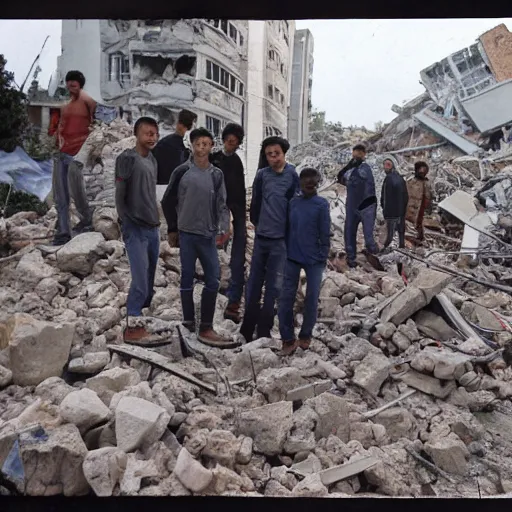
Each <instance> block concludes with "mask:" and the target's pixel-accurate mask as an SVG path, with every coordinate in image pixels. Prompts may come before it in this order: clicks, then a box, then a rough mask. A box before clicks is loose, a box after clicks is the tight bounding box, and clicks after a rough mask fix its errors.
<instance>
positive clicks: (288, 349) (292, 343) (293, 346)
mask: <svg viewBox="0 0 512 512" xmlns="http://www.w3.org/2000/svg"><path fill="white" fill-rule="evenodd" d="M297 347H298V342H297V340H288V341H283V347H282V349H281V353H280V355H282V356H289V355H291V354H293V353H294V352H295V351H296V350H297Z"/></svg>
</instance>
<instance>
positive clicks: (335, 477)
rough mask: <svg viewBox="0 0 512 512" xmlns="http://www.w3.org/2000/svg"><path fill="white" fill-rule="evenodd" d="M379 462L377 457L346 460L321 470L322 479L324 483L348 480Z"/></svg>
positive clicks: (329, 483)
mask: <svg viewBox="0 0 512 512" xmlns="http://www.w3.org/2000/svg"><path fill="white" fill-rule="evenodd" d="M378 462H379V459H378V458H377V457H373V456H371V457H364V458H362V459H358V460H354V461H350V462H346V463H345V464H341V465H340V466H334V467H332V468H328V469H324V470H323V471H320V473H319V475H320V480H321V481H322V483H323V484H324V485H326V486H327V485H331V484H334V483H336V482H340V481H341V480H346V479H347V478H350V477H352V476H355V475H358V474H359V473H362V472H363V471H365V470H367V469H370V468H371V467H373V466H375V464H377V463H378Z"/></svg>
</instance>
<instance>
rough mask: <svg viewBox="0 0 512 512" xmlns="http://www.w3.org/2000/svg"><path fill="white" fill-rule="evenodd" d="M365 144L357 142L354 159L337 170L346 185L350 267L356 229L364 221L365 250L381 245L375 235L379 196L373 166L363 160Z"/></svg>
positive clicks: (352, 260)
mask: <svg viewBox="0 0 512 512" xmlns="http://www.w3.org/2000/svg"><path fill="white" fill-rule="evenodd" d="M365 158H366V148H365V147H364V146H363V145H362V144H358V145H356V146H354V149H353V150H352V160H351V161H350V162H349V164H348V165H347V166H346V167H345V168H344V169H342V170H341V171H340V172H339V174H338V182H339V183H342V184H344V185H345V186H346V187H347V204H346V212H345V233H344V234H345V250H346V252H347V263H348V266H349V267H356V266H357V262H356V251H357V229H358V227H359V223H361V222H362V223H363V233H364V240H365V245H366V250H367V251H368V252H369V253H370V254H377V253H378V252H379V248H378V246H377V244H376V243H375V239H374V237H373V229H374V227H375V219H376V216H377V196H376V195H375V180H374V178H373V173H372V169H371V167H370V166H369V165H368V164H367V163H366V162H365V161H364V160H365Z"/></svg>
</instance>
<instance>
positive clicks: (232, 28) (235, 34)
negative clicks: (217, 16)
mask: <svg viewBox="0 0 512 512" xmlns="http://www.w3.org/2000/svg"><path fill="white" fill-rule="evenodd" d="M229 37H230V38H231V39H233V41H235V42H236V40H237V39H238V30H237V29H236V27H235V25H233V23H230V24H229Z"/></svg>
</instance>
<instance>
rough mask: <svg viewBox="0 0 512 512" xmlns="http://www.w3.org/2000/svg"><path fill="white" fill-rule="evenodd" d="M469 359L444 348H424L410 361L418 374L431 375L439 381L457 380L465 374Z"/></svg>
mask: <svg viewBox="0 0 512 512" xmlns="http://www.w3.org/2000/svg"><path fill="white" fill-rule="evenodd" d="M470 360H471V358H470V357H469V356H467V355H465V354H462V353H460V352H452V351H450V350H448V349H446V348H437V347H425V348H424V349H423V350H422V351H421V352H418V353H417V354H416V355H415V356H414V357H413V359H412V361H411V367H412V368H413V369H415V370H416V371H418V372H424V373H431V374H433V375H434V377H436V378H437V379H441V380H459V379H460V378H461V377H462V376H463V375H464V374H465V373H466V363H468V362H469V361H470Z"/></svg>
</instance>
